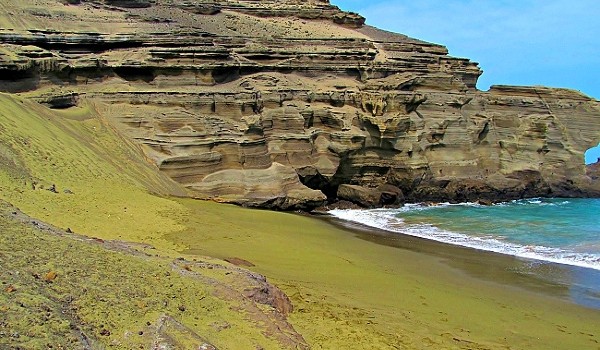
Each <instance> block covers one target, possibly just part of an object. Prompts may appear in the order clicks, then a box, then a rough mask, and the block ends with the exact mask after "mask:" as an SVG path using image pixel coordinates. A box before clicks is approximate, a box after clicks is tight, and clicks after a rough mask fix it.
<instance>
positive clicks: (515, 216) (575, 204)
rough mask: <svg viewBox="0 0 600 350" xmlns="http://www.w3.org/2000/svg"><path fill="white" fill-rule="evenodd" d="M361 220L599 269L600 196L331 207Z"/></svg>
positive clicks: (335, 212)
mask: <svg viewBox="0 0 600 350" xmlns="http://www.w3.org/2000/svg"><path fill="white" fill-rule="evenodd" d="M330 214H331V215H333V216H335V217H337V218H340V219H343V220H348V221H352V222H356V223H360V224H363V225H367V226H371V227H375V228H379V229H383V230H387V231H391V232H397V233H399V234H407V235H411V236H416V237H421V238H425V239H430V240H435V241H438V242H444V243H449V244H454V245H460V246H464V247H470V248H475V249H480V250H485V251H492V252H497V253H502V254H507V255H513V256H518V257H521V258H527V259H533V260H539V261H547V262H554V263H558V264H564V265H572V266H579V267H584V268H589V269H594V270H600V199H560V198H559V199H556V198H554V199H545V198H543V199H542V198H536V199H526V200H517V201H512V202H507V203H501V204H496V205H492V206H482V205H478V204H473V203H465V204H440V205H436V206H427V205H421V204H411V205H406V206H404V207H402V208H399V209H373V210H332V211H330Z"/></svg>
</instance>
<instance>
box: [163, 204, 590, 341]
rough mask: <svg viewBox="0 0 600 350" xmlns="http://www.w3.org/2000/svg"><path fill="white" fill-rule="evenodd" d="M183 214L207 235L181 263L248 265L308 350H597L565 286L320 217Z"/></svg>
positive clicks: (193, 237)
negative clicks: (284, 307)
mask: <svg viewBox="0 0 600 350" xmlns="http://www.w3.org/2000/svg"><path fill="white" fill-rule="evenodd" d="M179 202H180V203H182V204H184V205H185V206H186V207H187V208H190V209H191V213H190V214H191V215H192V216H191V218H193V222H189V223H188V224H190V225H191V224H193V223H194V222H196V223H198V224H200V223H201V224H202V227H205V228H206V229H205V230H202V231H200V232H199V231H197V230H193V229H191V228H190V229H189V230H186V231H184V232H179V233H177V234H172V235H169V236H168V239H169V240H170V241H171V242H173V243H175V244H176V245H184V246H186V247H188V248H187V249H186V250H184V251H182V254H184V255H188V256H193V255H207V256H212V257H215V258H219V259H223V258H231V257H235V258H239V259H243V260H245V261H248V262H250V263H252V264H253V265H254V266H253V267H250V268H249V269H250V270H252V271H255V272H258V273H260V274H262V275H264V276H266V277H267V278H268V279H269V281H271V282H272V283H274V284H275V285H277V286H278V287H279V288H280V289H281V290H282V291H284V293H286V295H288V297H289V298H290V300H291V302H292V304H293V305H294V312H292V313H291V314H290V315H289V319H290V322H291V323H292V324H293V326H294V327H295V328H296V330H298V332H299V333H301V334H302V335H303V336H304V337H305V339H306V340H307V341H308V343H309V344H311V345H312V346H314V347H315V348H316V349H319V348H321V349H332V348H348V349H359V348H381V349H392V348H395V347H396V348H397V347H400V348H408V349H412V348H421V347H422V344H423V343H422V342H423V339H428V340H427V343H430V344H432V345H431V346H432V347H433V348H436V347H437V348H445V347H446V348H447V347H457V346H459V347H460V345H459V344H460V343H461V341H463V340H464V341H468V342H469V343H468V344H470V347H471V348H473V349H501V348H506V347H507V346H510V347H514V348H531V349H547V348H557V349H559V348H562V349H573V348H589V347H590V346H592V344H600V333H599V332H598V331H597V330H596V329H595V327H594V326H593V325H595V324H600V312H598V310H597V309H593V308H590V307H585V306H582V305H581V304H578V303H575V302H573V301H572V300H569V296H570V295H571V294H572V293H573V291H572V289H570V288H569V287H568V286H566V285H561V284H557V283H548V281H546V280H544V279H543V278H537V277H535V276H532V275H531V274H530V273H529V272H531V270H523V271H518V268H519V267H523V266H525V265H526V264H524V263H523V261H519V260H517V259H510V258H507V257H506V256H501V255H499V254H498V255H492V254H487V253H485V252H480V251H475V250H468V249H465V248H459V247H453V246H449V245H442V244H440V243H433V244H432V243H431V242H429V243H427V242H423V240H417V239H416V238H413V237H409V238H406V237H403V238H402V237H397V236H398V235H396V236H391V235H386V234H381V232H377V234H376V235H373V234H372V232H364V230H362V231H361V230H360V229H358V228H356V227H354V228H352V227H348V226H341V225H340V224H339V222H338V223H336V222H334V221H333V220H331V218H323V217H322V216H308V215H303V214H296V213H282V212H272V211H264V210H253V209H245V208H239V207H235V206H224V205H218V204H214V203H200V202H192V201H188V200H181V201H179ZM373 240H375V241H376V242H372V241H373ZM382 242H383V243H387V244H381V243H382ZM398 242H400V244H401V247H398V244H399V243H398ZM373 243H378V244H373ZM399 248H403V249H399ZM411 248H412V249H411ZM457 252H458V253H457ZM433 253H435V254H433ZM544 268H548V266H546V267H540V269H544ZM515 269H517V271H516V272H515ZM549 269H550V270H552V269H553V265H549ZM548 273H552V271H548ZM558 326H560V327H561V328H560V329H557V327H558ZM562 327H566V329H567V332H568V333H565V332H563V331H562V330H563V328H562ZM580 334H588V335H589V336H588V335H586V336H581V335H580ZM456 339H459V340H456ZM419 344H421V345H419ZM465 344H467V343H463V344H462V345H465ZM556 344H559V345H558V346H557V345H556ZM594 346H597V345H594Z"/></svg>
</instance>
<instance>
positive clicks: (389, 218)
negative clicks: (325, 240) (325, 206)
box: [329, 201, 600, 270]
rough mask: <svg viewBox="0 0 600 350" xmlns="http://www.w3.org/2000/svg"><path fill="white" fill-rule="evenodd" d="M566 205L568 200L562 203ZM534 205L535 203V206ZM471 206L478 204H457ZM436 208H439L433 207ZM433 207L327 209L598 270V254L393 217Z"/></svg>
mask: <svg viewBox="0 0 600 350" xmlns="http://www.w3.org/2000/svg"><path fill="white" fill-rule="evenodd" d="M565 202H566V203H568V201H565ZM536 204H537V203H536ZM558 204H561V203H558ZM440 205H442V206H451V205H457V204H449V203H443V204H440ZM458 205H473V206H476V205H478V204H474V203H468V204H458ZM437 207H439V205H438V206H437ZM430 208H433V207H429V206H424V205H418V204H413V205H405V206H404V207H403V208H400V209H373V210H355V209H347V210H341V209H336V210H331V211H330V212H329V214H331V215H333V216H335V217H337V218H339V219H342V220H346V221H351V222H355V223H359V224H362V225H365V226H369V227H374V228H378V229H382V230H386V231H390V232H395V233H400V234H406V235H410V236H414V237H420V238H424V239H429V240H434V241H437V242H442V243H448V244H454V245H459V246H463V247H468V248H473V249H479V250H484V251H490V252H496V253H501V254H506V255H512V256H517V257H522V258H528V259H534V260H542V261H548V262H553V263H558V264H564V265H572V266H579V267H585V268H591V269H595V270H600V255H599V254H592V253H585V252H576V251H568V250H563V249H559V248H550V247H544V246H539V245H519V244H515V243H511V242H506V241H503V240H502V237H492V236H485V235H482V236H473V235H466V234H463V233H457V232H451V231H446V230H442V229H439V228H437V227H435V226H432V225H427V224H421V225H413V224H406V223H405V222H404V221H403V220H402V219H401V218H399V217H397V214H398V213H399V212H406V211H413V210H428V209H430Z"/></svg>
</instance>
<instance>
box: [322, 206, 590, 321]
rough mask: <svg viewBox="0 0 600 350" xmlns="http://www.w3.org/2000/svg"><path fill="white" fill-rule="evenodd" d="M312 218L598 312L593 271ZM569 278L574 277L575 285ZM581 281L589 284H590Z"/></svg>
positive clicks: (478, 275)
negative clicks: (574, 289)
mask: <svg viewBox="0 0 600 350" xmlns="http://www.w3.org/2000/svg"><path fill="white" fill-rule="evenodd" d="M314 218H316V219H319V220H323V221H325V222H328V223H329V224H331V225H333V226H334V227H338V228H341V229H343V230H347V231H349V232H351V233H353V234H354V235H356V236H357V237H358V238H360V239H362V240H365V241H368V242H370V243H375V244H379V245H383V246H388V247H394V248H397V249H403V250H409V251H412V252H416V253H419V254H425V255H428V256H431V257H435V258H438V259H440V261H443V262H444V263H445V264H446V265H447V266H449V267H451V268H453V269H456V270H457V271H460V272H462V273H464V274H467V275H469V276H472V277H475V278H478V279H482V280H484V281H486V282H491V283H498V284H502V285H505V286H509V287H514V288H519V289H525V290H528V291H531V292H535V293H539V294H540V295H544V296H550V297H557V298H560V299H561V300H564V301H568V302H570V303H573V304H576V305H579V306H584V307H587V308H590V309H595V310H600V271H598V270H595V269H592V268H588V267H582V266H575V265H568V264H561V263H557V262H553V261H547V260H538V259H533V258H528V257H521V256H517V255H510V254H504V253H499V252H495V251H490V250H484V249H478V248H473V247H468V246H462V245H456V244H451V243H446V242H440V241H436V240H432V239H427V238H422V237H418V236H414V235H410V234H406V233H402V232H394V231H388V230H385V229H382V228H377V227H373V226H369V225H366V224H363V223H359V222H354V221H348V220H344V219H341V218H339V217H335V216H333V215H322V214H319V215H317V216H314ZM571 276H577V279H578V281H574V279H573V278H571ZM584 280H591V281H592V283H593V284H591V283H590V282H587V283H586V282H585V281H584ZM573 287H576V288H579V290H578V291H577V295H576V296H573V295H572V294H573V292H572V291H571V289H573Z"/></svg>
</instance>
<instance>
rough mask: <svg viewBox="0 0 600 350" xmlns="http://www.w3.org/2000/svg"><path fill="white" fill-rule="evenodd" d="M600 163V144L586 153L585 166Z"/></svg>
mask: <svg viewBox="0 0 600 350" xmlns="http://www.w3.org/2000/svg"><path fill="white" fill-rule="evenodd" d="M599 161H600V143H598V145H597V146H596V147H592V148H590V149H588V150H587V151H585V165H590V164H593V163H596V162H599Z"/></svg>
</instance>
